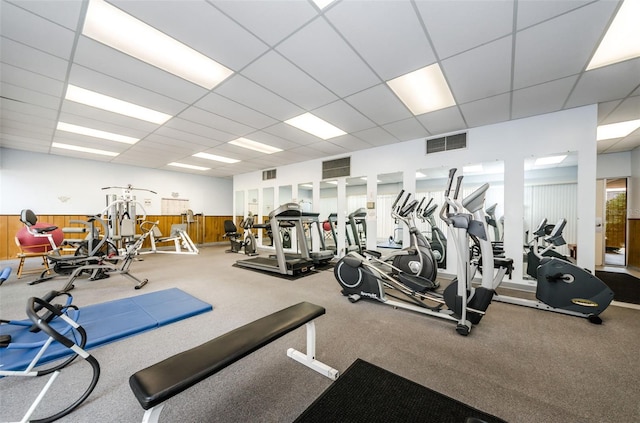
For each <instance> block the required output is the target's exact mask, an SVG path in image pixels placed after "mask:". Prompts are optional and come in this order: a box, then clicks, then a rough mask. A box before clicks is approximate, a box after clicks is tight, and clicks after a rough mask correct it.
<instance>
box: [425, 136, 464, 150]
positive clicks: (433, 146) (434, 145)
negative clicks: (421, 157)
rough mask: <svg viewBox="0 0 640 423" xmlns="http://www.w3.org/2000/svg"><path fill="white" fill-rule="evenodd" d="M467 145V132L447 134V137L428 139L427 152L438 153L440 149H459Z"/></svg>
mask: <svg viewBox="0 0 640 423" xmlns="http://www.w3.org/2000/svg"><path fill="white" fill-rule="evenodd" d="M466 147H467V133H466V132H462V133H460V134H453V135H447V136H446V137H440V138H432V139H430V140H427V154H431V153H438V152H440V151H449V150H457V149H458V148H466Z"/></svg>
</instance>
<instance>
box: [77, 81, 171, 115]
mask: <svg viewBox="0 0 640 423" xmlns="http://www.w3.org/2000/svg"><path fill="white" fill-rule="evenodd" d="M65 99H66V100H69V101H75V102H76V103H81V104H84V105H87V106H91V107H95V108H98V109H102V110H106V111H109V112H113V113H118V114H121V115H124V116H129V117H132V118H136V119H140V120H144V121H147V122H151V123H157V124H158V125H162V124H163V123H165V122H166V121H168V120H169V119H171V117H172V116H171V115H168V114H166V113H161V112H157V111H155V110H151V109H147V108H146V107H142V106H138V105H137V104H133V103H129V102H126V101H123V100H118V99H117V98H114V97H109V96H108V95H104V94H100V93H96V92H94V91H90V90H86V89H84V88H80V87H76V86H75V85H71V84H69V85H68V86H67V94H66V95H65Z"/></svg>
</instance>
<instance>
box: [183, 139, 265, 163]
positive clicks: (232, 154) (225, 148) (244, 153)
mask: <svg viewBox="0 0 640 423" xmlns="http://www.w3.org/2000/svg"><path fill="white" fill-rule="evenodd" d="M202 153H208V154H215V155H217V156H222V157H228V158H230V159H236V160H241V161H245V160H251V159H257V158H262V157H264V156H265V154H264V153H260V152H259V151H254V150H249V149H247V148H242V147H238V146H235V145H232V144H229V143H224V144H219V145H217V146H215V147H214V148H207V149H203V150H202ZM194 159H197V160H202V161H203V163H207V162H210V161H211V160H207V159H198V158H195V157H194Z"/></svg>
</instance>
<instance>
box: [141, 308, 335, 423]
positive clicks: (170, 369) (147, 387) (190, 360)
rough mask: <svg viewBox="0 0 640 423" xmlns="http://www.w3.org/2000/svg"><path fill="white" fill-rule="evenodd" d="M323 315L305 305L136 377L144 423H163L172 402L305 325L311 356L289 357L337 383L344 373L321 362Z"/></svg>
mask: <svg viewBox="0 0 640 423" xmlns="http://www.w3.org/2000/svg"><path fill="white" fill-rule="evenodd" d="M323 314H325V309H324V307H320V306H318V305H315V304H311V303H308V302H301V303H298V304H296V305H293V306H291V307H287V308H285V309H283V310H280V311H278V312H275V313H273V314H270V315H268V316H265V317H262V318H260V319H258V320H256V321H254V322H251V323H248V324H246V325H244V326H241V327H239V328H237V329H234V330H232V331H231V332H228V333H226V334H224V335H221V336H219V337H217V338H215V339H212V340H211V341H208V342H206V343H204V344H202V345H199V346H197V347H194V348H192V349H190V350H187V351H183V352H181V353H178V354H176V355H174V356H172V357H169V358H167V359H165V360H162V361H160V362H158V363H156V364H153V365H152V366H150V367H147V368H146V369H142V370H140V371H138V372H136V373H134V374H133V375H131V377H130V378H129V385H130V386H131V390H132V391H133V393H134V395H135V396H136V398H137V399H138V401H139V402H140V405H141V406H142V408H144V409H145V410H146V411H145V414H144V416H143V418H142V422H143V423H155V422H158V421H159V418H160V413H161V412H162V408H163V407H164V405H165V402H166V401H167V400H168V399H170V398H172V397H173V396H175V395H177V394H179V393H181V392H182V391H184V390H186V389H187V388H190V387H192V386H193V385H195V384H197V383H198V382H200V381H202V380H204V379H206V378H208V377H209V376H211V375H213V374H215V373H217V372H218V371H220V370H222V369H224V368H225V367H227V366H228V365H230V364H233V363H235V362H236V361H238V360H240V359H241V358H243V357H245V356H247V355H249V354H251V353H252V352H254V351H256V350H258V349H260V348H262V347H264V346H265V345H267V344H269V343H270V342H272V341H274V340H276V339H278V338H280V337H281V336H283V335H286V334H287V333H289V332H291V331H293V330H294V329H297V328H299V327H300V326H302V325H303V324H306V327H307V353H306V354H304V353H302V352H300V351H297V350H295V349H293V348H289V349H288V350H287V355H288V356H289V357H291V358H293V359H294V360H296V361H298V362H300V363H302V364H304V365H305V366H307V367H310V368H312V369H313V370H315V371H317V372H319V373H320V374H322V375H324V376H326V377H328V378H330V379H332V380H336V379H337V378H338V371H337V370H336V369H333V368H331V367H329V366H327V365H326V364H324V363H321V362H319V361H317V360H316V359H315V349H316V348H315V347H316V331H315V322H314V321H313V320H314V319H315V318H316V317H319V316H322V315H323ZM186 420H188V418H185V421H186Z"/></svg>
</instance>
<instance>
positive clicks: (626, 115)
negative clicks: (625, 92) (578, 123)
mask: <svg viewBox="0 0 640 423" xmlns="http://www.w3.org/2000/svg"><path fill="white" fill-rule="evenodd" d="M612 103H618V102H612ZM605 104H607V103H605ZM616 106H617V107H616V109H615V115H614V116H615V117H614V118H606V119H604V120H603V121H598V123H599V124H601V125H604V124H607V123H617V122H624V121H627V120H635V119H640V96H634V97H628V98H626V99H624V100H623V101H622V102H620V103H619V104H616ZM598 112H600V106H598ZM598 114H599V113H598ZM614 119H615V120H614Z"/></svg>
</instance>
